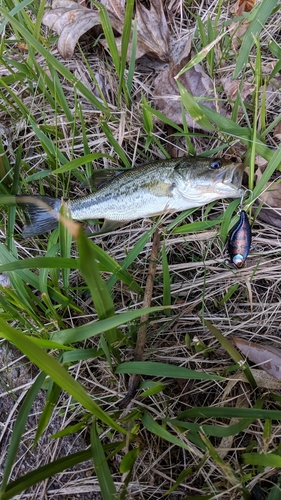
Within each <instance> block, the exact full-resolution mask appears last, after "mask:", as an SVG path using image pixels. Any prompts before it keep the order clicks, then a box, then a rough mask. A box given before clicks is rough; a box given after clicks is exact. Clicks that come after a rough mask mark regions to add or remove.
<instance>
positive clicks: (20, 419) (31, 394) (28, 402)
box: [1, 372, 46, 498]
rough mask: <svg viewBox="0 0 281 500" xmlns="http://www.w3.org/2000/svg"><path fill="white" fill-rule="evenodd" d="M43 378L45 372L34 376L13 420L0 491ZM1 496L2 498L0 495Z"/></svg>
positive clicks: (10, 467)
mask: <svg viewBox="0 0 281 500" xmlns="http://www.w3.org/2000/svg"><path fill="white" fill-rule="evenodd" d="M45 378H46V374H45V373H44V372H42V373H40V374H39V376H38V377H37V378H36V380H35V381H34V383H33V384H32V386H31V387H30V389H29V391H28V393H27V394H26V396H25V398H24V400H23V402H22V403H21V405H20V409H19V413H18V416H17V419H16V421H15V424H14V428H13V432H12V436H11V441H10V445H9V450H8V455H7V457H6V461H5V469H4V473H3V477H2V484H1V492H3V491H4V490H5V486H6V484H7V482H8V479H9V476H10V473H11V470H12V467H13V464H14V461H15V459H16V455H17V453H18V449H19V445H20V441H21V437H22V434H23V432H24V428H25V424H26V421H27V419H28V417H29V413H30V410H31V408H32V405H33V403H34V400H35V398H36V397H37V395H38V392H39V391H40V389H41V387H42V384H43V382H44V380H45ZM1 498H2V496H1Z"/></svg>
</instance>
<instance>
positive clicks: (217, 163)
mask: <svg viewBox="0 0 281 500" xmlns="http://www.w3.org/2000/svg"><path fill="white" fill-rule="evenodd" d="M210 167H211V168H212V169H214V170H216V169H217V168H221V161H220V160H214V161H212V162H211V165H210Z"/></svg>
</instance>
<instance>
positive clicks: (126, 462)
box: [119, 448, 141, 474]
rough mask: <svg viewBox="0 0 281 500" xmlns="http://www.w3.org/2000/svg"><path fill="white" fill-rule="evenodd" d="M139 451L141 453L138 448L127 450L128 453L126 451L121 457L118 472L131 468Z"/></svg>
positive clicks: (127, 470)
mask: <svg viewBox="0 0 281 500" xmlns="http://www.w3.org/2000/svg"><path fill="white" fill-rule="evenodd" d="M140 453H141V449H140V448H133V449H132V450H130V451H128V453H126V455H125V456H124V457H123V458H122V460H121V463H120V467H119V469H120V472H122V474H124V473H125V472H129V471H130V470H132V468H133V467H134V465H135V462H136V460H137V458H138V456H139V454H140Z"/></svg>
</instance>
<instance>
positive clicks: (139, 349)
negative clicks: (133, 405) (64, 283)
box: [118, 228, 160, 408]
mask: <svg viewBox="0 0 281 500" xmlns="http://www.w3.org/2000/svg"><path fill="white" fill-rule="evenodd" d="M159 248H160V233H159V230H158V228H156V230H155V233H154V236H153V243H152V250H151V255H150V259H149V267H148V275H147V280H146V286H145V291H144V297H143V307H150V304H151V299H152V292H153V284H154V279H155V273H156V266H157V256H158V252H159ZM140 321H141V326H140V328H139V330H138V336H137V342H136V349H135V355H134V361H142V359H143V353H144V347H145V342H146V333H147V321H148V314H144V315H143V316H141V318H140ZM139 383H140V375H137V374H136V373H134V374H133V375H131V376H130V380H129V385H128V392H127V394H126V396H125V397H124V398H123V399H122V400H121V401H120V402H119V403H118V406H119V408H126V406H128V404H129V403H130V402H131V400H132V399H133V397H134V396H135V394H136V392H137V390H138V387H139Z"/></svg>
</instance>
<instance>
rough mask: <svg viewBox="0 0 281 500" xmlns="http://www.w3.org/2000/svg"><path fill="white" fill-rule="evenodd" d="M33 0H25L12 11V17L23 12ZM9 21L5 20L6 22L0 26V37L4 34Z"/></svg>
mask: <svg viewBox="0 0 281 500" xmlns="http://www.w3.org/2000/svg"><path fill="white" fill-rule="evenodd" d="M32 2H33V0H24V1H23V2H21V3H19V4H18V5H16V6H15V7H14V8H13V9H12V10H11V11H10V15H11V16H12V17H14V16H16V15H17V14H18V13H19V12H20V11H21V10H23V9H24V8H25V7H27V6H28V5H29V4H30V3H32ZM8 22H9V21H8V19H5V18H4V21H2V23H1V24H0V35H1V33H2V32H3V30H4V28H5V26H6V25H7V24H8Z"/></svg>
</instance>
